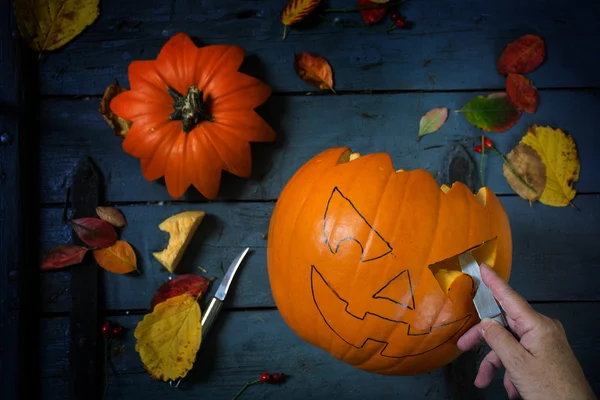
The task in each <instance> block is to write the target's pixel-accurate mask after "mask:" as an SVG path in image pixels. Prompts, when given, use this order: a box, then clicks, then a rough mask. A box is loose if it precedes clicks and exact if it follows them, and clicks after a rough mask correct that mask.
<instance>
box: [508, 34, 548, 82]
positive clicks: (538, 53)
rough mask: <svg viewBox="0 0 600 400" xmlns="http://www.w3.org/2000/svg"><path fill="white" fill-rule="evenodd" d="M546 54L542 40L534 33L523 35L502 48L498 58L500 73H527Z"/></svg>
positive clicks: (537, 64)
mask: <svg viewBox="0 0 600 400" xmlns="http://www.w3.org/2000/svg"><path fill="white" fill-rule="evenodd" d="M545 56H546V49H545V47H544V40H543V39H542V38H541V37H539V36H536V35H525V36H522V37H520V38H519V39H517V40H515V41H514V42H512V43H510V44H509V45H508V46H506V47H505V48H504V50H503V51H502V54H500V58H499V59H498V72H499V73H500V75H505V76H506V75H508V74H509V73H513V74H527V73H529V72H531V71H533V70H534V69H536V68H537V67H538V66H539V65H540V64H541V63H542V62H543V61H544V57H545Z"/></svg>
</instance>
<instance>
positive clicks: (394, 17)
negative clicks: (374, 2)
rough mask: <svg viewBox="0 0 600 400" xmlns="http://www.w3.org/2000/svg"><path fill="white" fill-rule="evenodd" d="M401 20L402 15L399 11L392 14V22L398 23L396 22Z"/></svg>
mask: <svg viewBox="0 0 600 400" xmlns="http://www.w3.org/2000/svg"><path fill="white" fill-rule="evenodd" d="M400 18H402V17H401V16H400V14H399V13H398V12H397V11H394V12H393V13H392V21H394V22H396V21H398V20H399V19H400Z"/></svg>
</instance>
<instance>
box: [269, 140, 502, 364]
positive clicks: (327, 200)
mask: <svg viewBox="0 0 600 400" xmlns="http://www.w3.org/2000/svg"><path fill="white" fill-rule="evenodd" d="M483 243H488V244H486V245H484V246H481V247H479V248H477V249H476V250H474V251H473V255H474V256H475V258H476V259H477V260H478V261H479V262H486V263H488V264H489V265H490V266H492V267H493V268H494V269H495V270H496V271H497V272H498V273H499V274H500V275H501V276H502V277H503V278H504V279H508V276H509V273H510V267H511V257H512V255H511V252H512V239H511V232H510V227H509V223H508V218H507V215H506V213H505V211H504V208H503V207H502V204H501V203H500V201H499V200H498V198H497V197H496V196H495V195H494V194H493V193H492V191H491V190H489V189H487V188H483V189H481V190H480V191H479V193H477V195H474V194H473V193H471V191H470V190H469V189H468V188H467V187H466V186H464V185H463V184H461V183H455V184H454V185H453V186H452V188H449V187H447V186H445V185H444V186H442V188H440V187H439V186H438V185H437V184H436V182H435V180H434V179H433V177H432V176H431V175H430V174H429V173H428V172H426V171H423V170H416V171H410V172H407V171H403V170H400V171H395V170H394V168H393V165H392V162H391V159H390V157H389V155H388V154H385V153H377V154H371V155H366V156H360V155H359V154H357V153H351V151H350V150H349V149H347V148H334V149H330V150H327V151H325V152H323V153H321V154H319V155H317V156H316V157H314V158H313V159H312V160H310V161H309V162H307V163H306V164H305V165H304V166H303V167H302V168H301V169H300V170H299V171H298V172H297V173H296V174H295V175H294V176H293V177H292V179H291V180H290V182H289V183H288V184H287V185H286V187H285V188H284V190H283V192H282V193H281V196H280V198H279V200H278V202H277V205H276V207H275V210H274V212H273V216H272V219H271V225H270V229H269V241H268V250H267V253H268V269H269V279H270V283H271V289H272V292H273V297H274V299H275V303H276V304H277V308H278V309H279V311H280V313H281V315H282V316H283V319H284V320H285V322H286V323H287V324H288V325H289V326H290V327H291V328H292V330H294V331H295V332H296V333H297V334H298V335H299V336H300V337H302V338H303V339H304V340H306V341H308V342H309V343H312V344H313V345H315V346H318V347H320V348H322V349H324V350H326V351H327V352H329V353H331V354H332V355H333V356H334V357H336V358H338V359H340V360H342V361H345V362H347V363H349V364H351V365H354V366H356V367H358V368H360V369H363V370H367V371H371V372H376V373H381V374H395V375H413V374H420V373H425V372H428V371H431V370H433V369H436V368H439V367H442V366H444V365H446V364H448V363H450V362H451V361H452V360H454V359H455V358H456V357H457V356H458V355H459V354H460V351H459V349H458V348H457V346H456V342H457V340H458V338H459V337H460V335H461V334H462V333H464V332H465V331H466V330H467V329H468V328H469V327H471V326H472V325H474V324H475V323H476V322H478V316H477V312H476V310H475V308H474V306H473V301H472V300H473V295H474V285H473V281H472V279H471V278H470V277H469V276H468V275H463V274H462V273H461V272H459V271H450V272H447V271H446V270H441V271H439V272H438V274H437V275H434V272H433V271H432V270H430V268H429V266H430V265H432V264H434V263H436V262H438V261H442V260H445V259H448V258H451V257H454V256H456V255H458V254H460V253H463V252H465V251H466V250H468V249H471V248H474V247H477V246H478V245H481V244H483ZM436 278H437V279H436Z"/></svg>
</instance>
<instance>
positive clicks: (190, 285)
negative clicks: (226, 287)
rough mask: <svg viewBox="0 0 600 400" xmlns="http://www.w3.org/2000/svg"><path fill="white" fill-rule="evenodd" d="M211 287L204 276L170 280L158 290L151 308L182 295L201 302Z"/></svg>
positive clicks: (182, 276)
mask: <svg viewBox="0 0 600 400" xmlns="http://www.w3.org/2000/svg"><path fill="white" fill-rule="evenodd" d="M209 285H210V280H209V279H206V278H205V277H203V276H199V275H194V274H186V275H181V276H178V277H177V278H175V279H171V280H168V281H167V282H165V283H164V284H163V285H162V286H161V287H159V288H158V290H157V291H156V292H155V293H154V297H152V302H151V305H150V307H151V308H152V309H154V307H156V305H157V304H159V303H162V302H163V301H165V300H168V299H170V298H172V297H175V296H179V295H182V294H189V295H191V296H193V297H195V298H197V299H198V300H201V299H202V296H203V295H204V293H206V291H207V290H208V286H209Z"/></svg>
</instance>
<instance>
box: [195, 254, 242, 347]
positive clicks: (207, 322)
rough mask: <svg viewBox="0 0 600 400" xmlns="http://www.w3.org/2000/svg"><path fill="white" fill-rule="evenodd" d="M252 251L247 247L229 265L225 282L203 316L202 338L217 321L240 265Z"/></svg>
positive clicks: (222, 282)
mask: <svg viewBox="0 0 600 400" xmlns="http://www.w3.org/2000/svg"><path fill="white" fill-rule="evenodd" d="M249 251H250V248H249V247H246V249H245V250H244V251H242V252H241V253H240V254H239V255H238V256H237V257H236V258H235V259H234V260H233V261H232V262H231V264H230V265H229V269H228V270H227V272H226V273H225V277H223V281H221V284H220V285H219V287H218V288H217V293H215V295H214V296H213V298H212V299H211V301H210V304H209V305H208V307H207V308H206V311H205V312H204V314H203V315H202V321H201V324H202V338H205V337H206V335H207V334H208V332H209V331H210V328H211V327H212V325H213V323H214V322H215V320H216V319H217V316H218V315H219V311H221V307H222V305H223V301H224V300H225V296H227V292H228V291H229V287H230V286H231V282H232V281H233V278H234V276H235V273H236V272H237V270H238V269H239V267H240V265H242V261H244V257H246V254H248V252H249Z"/></svg>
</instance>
